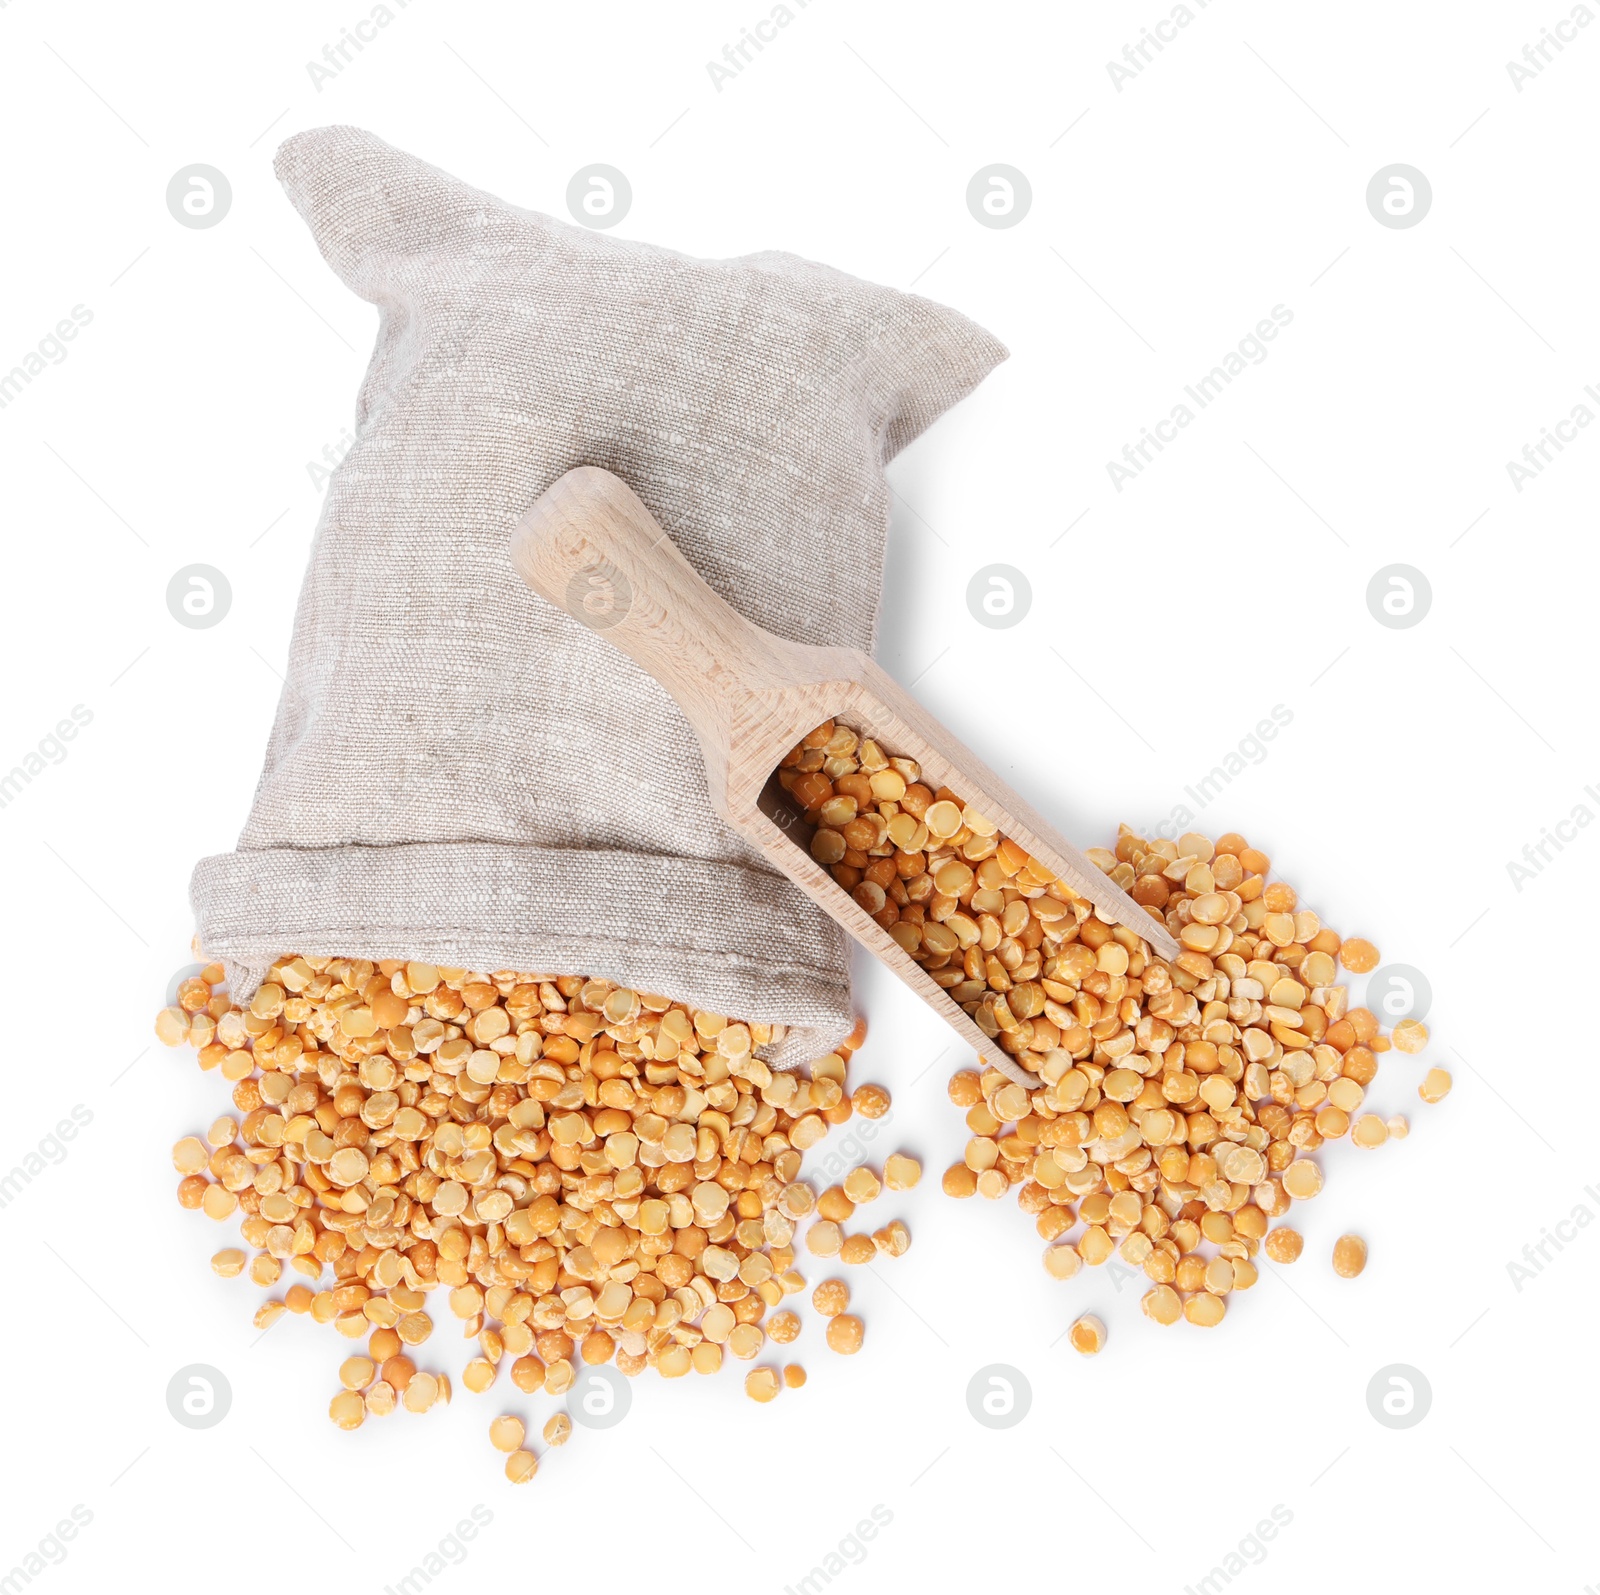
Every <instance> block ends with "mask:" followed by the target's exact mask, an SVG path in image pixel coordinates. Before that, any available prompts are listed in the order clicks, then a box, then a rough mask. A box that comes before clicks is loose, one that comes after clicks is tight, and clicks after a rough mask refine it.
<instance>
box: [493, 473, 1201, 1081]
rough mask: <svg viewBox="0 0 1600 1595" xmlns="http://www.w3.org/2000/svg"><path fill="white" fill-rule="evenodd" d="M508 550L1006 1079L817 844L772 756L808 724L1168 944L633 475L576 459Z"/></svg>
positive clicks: (927, 722) (763, 844)
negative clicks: (869, 740)
mask: <svg viewBox="0 0 1600 1595" xmlns="http://www.w3.org/2000/svg"><path fill="white" fill-rule="evenodd" d="M511 556H512V560H513V562H514V563H515V565H516V567H517V570H518V571H519V573H520V574H521V576H522V578H523V580H524V581H526V582H527V584H528V585H529V586H530V587H531V588H532V589H533V590H534V591H535V592H536V593H538V594H540V595H541V596H542V597H543V598H545V599H547V600H549V602H551V603H552V604H554V605H556V606H557V608H560V609H563V610H565V611H566V612H567V613H568V614H569V615H572V616H573V617H574V618H575V619H577V620H579V621H581V622H582V623H583V624H584V625H586V626H588V627H590V628H591V629H592V630H594V631H596V632H598V633H600V634H601V635H602V636H603V637H604V638H605V639H606V641H608V642H610V643H612V644H614V645H615V646H616V647H618V648H620V649H621V650H622V651H623V652H624V653H625V654H627V655H628V656H629V657H630V658H631V659H632V660H633V661H634V662H635V663H636V664H637V665H639V666H640V668H641V669H643V670H644V671H646V672H647V673H648V674H649V675H651V676H653V677H654V678H655V679H656V680H657V681H658V682H659V683H660V684H661V685H662V686H663V687H664V688H666V690H667V691H668V692H669V693H670V694H671V695H672V697H673V699H674V700H675V701H676V702H677V704H678V706H679V708H681V709H682V710H683V712H684V715H685V716H686V717H687V719H688V721H689V723H690V725H691V726H693V728H694V730H695V733H696V735H697V736H698V738H699V741H700V746H701V751H702V752H703V753H704V755H705V761H706V773H707V778H708V779H707V784H708V787H709V790H710V794H711V801H712V803H713V805H714V807H715V808H716V811H717V813H718V814H719V815H721V816H722V818H723V819H724V820H726V821H727V822H728V824H730V825H731V826H732V827H733V828H734V829H735V830H736V831H738V832H740V834H742V835H743V836H744V837H745V838H746V839H747V840H748V841H750V842H752V843H753V844H754V845H755V846H757V847H758V848H760V849H761V850H762V852H763V853H765V854H766V856H767V857H768V858H769V859H770V860H771V861H772V863H773V864H774V865H775V866H776V867H777V868H778V869H779V870H780V871H781V872H782V873H783V874H785V875H787V876H788V877H789V879H790V880H792V881H793V882H794V883H795V885H797V886H798V887H799V888H800V889H801V890H802V891H803V892H805V893H806V894H807V895H808V896H810V897H811V898H812V899H813V900H814V901H815V902H816V903H817V904H818V905H819V906H821V907H822V908H823V909H825V910H826V911H827V912H828V913H829V914H831V915H832V916H833V917H834V918H835V919H836V920H838V921H839V923H840V924H842V925H843V926H844V928H845V929H846V930H847V931H849V933H850V934H851V935H852V936H853V937H855V939H856V940H857V941H859V942H860V943H861V944H862V945H863V946H864V947H866V948H867V949H868V950H869V951H871V952H873V953H875V954H876V955H877V956H878V957H879V958H881V959H882V960H883V961H884V962H885V963H886V964H888V965H889V967H890V968H891V969H893V970H894V971H895V972H896V973H897V974H899V975H900V976H901V978H902V979H904V980H905V981H906V982H907V984H909V985H910V986H911V987H912V989H913V990H915V991H916V992H917V993H918V995H919V996H921V997H922V999H923V1001H925V1002H926V1003H927V1004H928V1005H929V1006H930V1007H931V1008H933V1009H934V1010H935V1011H936V1012H937V1013H938V1014H939V1015H940V1016H941V1017H942V1018H944V1019H945V1020H946V1022H947V1023H949V1024H950V1026H951V1027H952V1028H953V1029H954V1030H955V1031H956V1032H957V1034H958V1035H960V1036H961V1038H962V1039H963V1040H964V1041H966V1042H967V1043H968V1045H970V1046H971V1047H973V1048H974V1050H975V1051H976V1052H977V1053H978V1056H979V1057H980V1058H983V1059H985V1060H986V1061H989V1062H992V1063H993V1064H994V1065H995V1067H997V1068H999V1069H1002V1070H1003V1071H1004V1072H1005V1073H1007V1074H1009V1075H1010V1076H1011V1077H1012V1078H1013V1079H1015V1080H1018V1081H1020V1082H1021V1083H1023V1084H1024V1085H1027V1086H1029V1087H1030V1088H1032V1087H1034V1086H1036V1085H1037V1084H1038V1081H1037V1080H1036V1078H1035V1077H1034V1076H1033V1075H1032V1074H1030V1073H1029V1072H1028V1071H1027V1070H1026V1069H1024V1068H1023V1067H1022V1066H1021V1065H1020V1064H1018V1063H1017V1062H1016V1061H1015V1060H1014V1059H1012V1058H1010V1057H1008V1056H1007V1055H1006V1053H1005V1052H1004V1050H1003V1049H1002V1048H1000V1047H999V1046H998V1045H997V1043H996V1041H995V1039H994V1038H992V1037H990V1036H987V1035H985V1034H984V1033H983V1032H982V1031H981V1030H980V1029H979V1028H978V1027H977V1025H976V1024H974V1022H973V1020H972V1019H971V1018H970V1017H969V1016H968V1015H967V1014H966V1013H965V1012H964V1011H963V1010H962V1009H961V1008H959V1007H958V1006H957V1005H956V1003H955V1002H954V1001H953V1000H952V999H951V998H950V996H949V994H948V993H947V992H946V991H945V990H944V989H943V988H941V987H940V986H939V985H938V984H937V983H936V982H935V981H934V980H933V978H932V977H931V976H930V975H929V974H928V972H927V971H926V970H925V969H923V968H922V967H921V965H920V964H919V963H917V962H916V960H914V959H913V958H912V957H911V956H910V954H909V953H907V952H906V951H905V949H904V948H902V947H901V946H900V945H899V944H898V943H897V942H896V941H895V940H894V938H893V937H891V936H890V935H889V933H888V932H887V931H886V930H884V929H883V928H882V927H881V926H880V925H879V924H878V923H876V921H874V920H873V919H872V918H871V917H870V916H869V915H868V914H867V913H866V911H865V910H864V909H863V908H862V907H861V906H860V905H859V904H858V903H857V902H856V901H855V899H854V898H853V897H852V896H851V895H850V894H849V893H848V892H846V891H845V890H844V888H843V887H841V886H839V885H838V883H837V882H836V881H835V880H834V878H833V877H832V875H831V874H830V873H829V872H828V871H827V870H826V869H825V868H824V867H823V866H822V865H821V864H819V863H817V862H816V860H815V859H813V857H812V856H811V854H810V851H809V849H808V848H807V846H806V845H805V842H804V840H802V839H801V837H800V836H797V834H796V831H797V828H798V829H800V830H801V831H802V832H803V836H804V837H805V838H809V834H810V828H809V826H808V825H805V826H801V825H800V824H799V822H801V821H802V820H803V816H802V815H800V814H799V812H798V810H791V809H790V808H788V807H786V806H785V805H786V804H787V803H788V802H789V801H790V800H788V799H787V798H786V796H785V794H784V793H783V791H782V788H781V786H778V784H777V783H776V782H775V781H774V780H773V772H774V771H775V769H776V768H777V766H778V763H779V761H780V760H781V759H782V758H783V756H784V754H785V753H787V752H788V750H789V749H790V748H791V747H793V746H794V744H795V743H796V742H798V741H799V740H800V738H801V737H803V736H804V735H805V734H806V733H807V732H808V731H810V730H811V729H812V728H813V727H815V726H817V725H820V724H822V723H823V722H824V721H827V720H829V719H833V718H838V719H840V720H841V721H842V722H843V723H844V724H847V725H851V726H853V727H854V728H856V729H857V730H858V731H861V732H862V733H863V734H865V735H869V736H872V737H874V738H876V739H877V740H878V741H880V742H881V743H882V745H883V746H884V747H885V748H887V749H888V750H890V751H891V752H893V753H899V754H903V755H904V756H905V757H907V758H911V759H915V760H916V761H917V763H918V764H920V765H921V766H922V768H923V771H924V772H925V775H924V778H925V779H926V780H928V781H929V782H930V783H931V784H932V785H934V786H935V787H938V786H948V787H949V788H950V789H951V790H952V791H955V792H959V793H961V794H962V796H963V798H964V800H966V801H968V802H970V803H972V804H973V805H974V806H975V807H976V808H977V810H978V811H979V812H980V813H982V814H984V815H986V816H987V817H988V818H989V819H990V820H991V821H992V822H993V823H994V824H995V825H996V826H997V827H998V828H999V829H1000V830H1001V831H1002V832H1004V833H1005V834H1006V835H1007V836H1009V837H1011V838H1013V839H1014V840H1015V841H1016V842H1017V844H1018V845H1019V846H1021V847H1023V848H1025V849H1026V850H1027V851H1028V853H1030V854H1031V855H1032V856H1033V857H1035V858H1037V859H1039V860H1040V861H1041V862H1042V863H1043V864H1044V865H1046V866H1047V867H1048V868H1049V869H1050V870H1052V871H1053V872H1054V874H1055V875H1056V877H1057V878H1058V879H1060V880H1062V881H1064V882H1065V883H1066V884H1067V885H1068V886H1069V887H1070V888H1071V889H1072V891H1073V892H1075V893H1076V894H1077V895H1079V896H1081V897H1086V898H1087V899H1088V900H1089V901H1090V902H1092V903H1094V904H1095V906H1096V907H1097V908H1098V909H1099V910H1100V911H1101V913H1102V914H1103V915H1104V916H1105V917H1106V918H1108V919H1110V920H1112V921H1114V922H1116V923H1119V924H1123V925H1126V926H1129V927H1130V928H1132V929H1133V930H1134V931H1135V932H1136V933H1137V934H1138V935H1140V936H1142V937H1144V938H1145V939H1146V940H1147V941H1148V942H1149V943H1150V944H1151V945H1152V946H1153V947H1154V948H1155V949H1156V951H1157V952H1158V953H1159V954H1160V955H1161V956H1163V957H1167V958H1173V957H1176V956H1177V953H1178V946H1177V943H1176V942H1174V941H1173V939H1172V937H1171V936H1170V935H1169V934H1168V932H1167V928H1166V926H1165V925H1164V924H1162V923H1161V922H1160V920H1159V919H1156V918H1152V916H1151V915H1150V914H1148V913H1147V912H1146V911H1145V910H1144V909H1143V908H1141V907H1140V906H1139V905H1138V904H1137V903H1135V902H1134V901H1133V900H1132V899H1131V898H1130V897H1129V896H1128V895H1127V894H1126V893H1125V892H1124V891H1122V889H1121V888H1120V887H1118V886H1117V885H1116V884H1115V883H1114V882H1113V881H1112V880H1111V879H1110V878H1109V877H1108V876H1106V875H1105V874H1104V873H1103V872H1102V871H1101V870H1099V869H1098V868H1097V867H1096V866H1095V865H1094V864H1093V863H1091V862H1090V861H1089V860H1088V859H1087V858H1085V857H1084V855H1083V854H1082V853H1080V852H1079V851H1078V850H1077V849H1076V848H1075V847H1073V845H1072V844H1071V843H1070V842H1069V841H1068V840H1067V839H1066V838H1065V837H1063V836H1061V835H1060V834H1059V833H1058V832H1056V831H1055V830H1054V828H1053V827H1051V826H1050V824H1049V823H1048V822H1047V821H1046V820H1045V819H1044V817H1043V816H1042V815H1040V814H1038V813H1036V812H1035V810H1034V809H1033V808H1032V807H1031V806H1030V805H1029V804H1028V803H1027V802H1026V801H1025V800H1024V799H1023V798H1022V797H1021V796H1020V795H1019V794H1018V793H1016V792H1013V791H1012V790H1011V788H1010V787H1009V786H1007V785H1006V784H1005V783H1004V782H1003V781H1001V779H1000V777H999V776H998V775H996V774H995V772H994V771H992V770H990V769H989V768H988V767H987V766H986V765H985V764H983V763H982V761H981V760H980V759H979V758H978V757H977V755H976V754H975V753H973V752H972V750H971V749H969V748H966V747H963V746H962V744H961V743H959V742H958V741H957V740H956V739H955V738H954V737H953V736H951V734H950V733H949V732H948V731H947V730H946V729H945V728H944V727H943V726H941V725H940V724H939V723H938V722H937V721H936V720H934V718H933V717H932V716H931V715H930V714H928V713H927V711H926V710H925V709H923V708H922V706H921V705H920V704H918V703H917V702H916V701H915V700H914V699H913V698H912V697H911V695H910V694H909V693H907V692H906V691H905V689H904V688H902V687H901V686H900V685H899V684H898V683H897V682H895V681H894V680H892V679H891V678H890V677H889V676H888V675H886V674H885V673H884V672H883V671H882V670H881V669H879V668H878V666H877V665H876V664H875V663H874V662H873V661H872V659H871V658H870V657H869V656H868V655H866V654H864V653H861V652H859V651H858V650H856V649H850V648H817V647H812V646H809V645H807V644H803V643H796V642H789V641H787V640H785V639H784V638H781V637H775V636H773V635H772V634H771V633H770V632H767V631H763V630H762V629H761V628H760V627H758V626H755V625H752V624H751V623H750V622H749V621H747V620H746V619H745V618H744V617H743V616H742V615H740V614H739V613H738V612H737V611H736V610H734V609H733V608H732V607H731V606H730V605H729V604H728V603H727V602H726V601H724V600H723V599H722V598H721V597H719V596H718V595H717V594H716V593H715V592H713V591H712V590H711V588H710V587H708V586H707V585H706V583H705V582H704V581H703V580H702V579H701V577H700V575H699V574H698V572H696V571H695V569H694V567H693V566H691V565H690V564H689V562H688V561H687V560H686V559H685V558H684V557H683V555H682V554H681V553H680V552H679V551H678V549H677V548H676V546H675V545H674V544H673V542H672V539H671V538H670V537H669V536H668V535H667V534H666V533H665V532H664V531H662V529H661V528H660V526H658V525H657V524H656V522H655V520H654V518H653V517H652V516H651V514H650V512H649V510H647V509H646V508H645V506H644V505H643V504H642V503H641V502H640V501H639V499H638V498H637V497H635V495H634V493H633V491H632V490H631V489H630V488H629V487H628V486H627V484H626V483H625V482H623V481H621V480H620V479H619V478H618V477H615V476H613V475H612V474H611V473H610V472H609V471H603V470H600V469H598V468H596V467H593V466H583V467H581V468H579V469H578V470H574V471H569V472H568V473H567V474H566V475H565V476H563V477H562V478H561V479H560V480H559V481H558V482H556V483H555V485H554V486H553V487H551V488H550V489H549V491H548V492H546V493H545V494H544V496H543V497H542V498H540V499H539V501H538V502H537V503H536V504H534V505H533V507H532V508H531V509H530V510H529V511H528V512H527V514H526V515H524V516H523V518H522V520H521V521H520V522H519V523H518V525H517V528H516V530H515V531H514V532H513V534H512V538H511Z"/></svg>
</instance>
